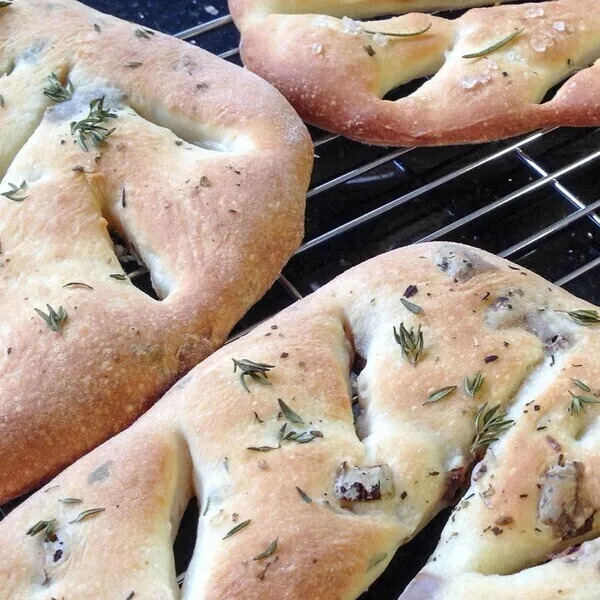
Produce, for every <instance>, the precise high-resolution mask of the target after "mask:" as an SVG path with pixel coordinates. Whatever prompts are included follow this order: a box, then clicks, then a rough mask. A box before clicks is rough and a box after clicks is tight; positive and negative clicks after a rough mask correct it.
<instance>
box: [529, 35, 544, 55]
mask: <svg viewBox="0 0 600 600" xmlns="http://www.w3.org/2000/svg"><path fill="white" fill-rule="evenodd" d="M531 47H532V48H533V49H534V50H535V51H536V52H546V50H547V48H548V42H547V41H546V40H544V39H541V38H536V39H534V40H532V41H531Z"/></svg>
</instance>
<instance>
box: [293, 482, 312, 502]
mask: <svg viewBox="0 0 600 600" xmlns="http://www.w3.org/2000/svg"><path fill="white" fill-rule="evenodd" d="M296 491H297V492H298V494H299V495H300V498H302V500H304V502H306V504H311V503H312V498H311V497H310V496H309V495H308V494H307V493H306V492H305V491H304V490H302V489H300V488H299V487H298V486H296Z"/></svg>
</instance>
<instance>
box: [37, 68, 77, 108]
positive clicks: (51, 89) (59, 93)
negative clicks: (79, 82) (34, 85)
mask: <svg viewBox="0 0 600 600" xmlns="http://www.w3.org/2000/svg"><path fill="white" fill-rule="evenodd" d="M74 91H75V88H74V87H73V84H72V83H71V82H70V81H69V80H68V79H67V83H66V84H65V85H63V84H62V83H61V81H60V79H59V78H58V77H57V76H56V74H55V73H50V75H48V85H47V86H46V87H45V88H44V96H46V97H47V98H50V100H53V101H54V102H65V101H66V100H69V99H70V98H71V96H72V95H73V92H74Z"/></svg>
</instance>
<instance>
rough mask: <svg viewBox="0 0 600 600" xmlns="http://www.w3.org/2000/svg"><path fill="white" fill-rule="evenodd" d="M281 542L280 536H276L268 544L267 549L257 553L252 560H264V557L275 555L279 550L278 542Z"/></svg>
mask: <svg viewBox="0 0 600 600" xmlns="http://www.w3.org/2000/svg"><path fill="white" fill-rule="evenodd" d="M278 542H279V538H275V539H274V540H273V541H272V542H271V543H270V544H269V545H268V546H267V549H266V550H263V551H262V552H261V553H260V554H257V555H256V556H255V557H254V558H253V559H252V560H263V559H264V558H269V556H273V554H275V552H277V544H278Z"/></svg>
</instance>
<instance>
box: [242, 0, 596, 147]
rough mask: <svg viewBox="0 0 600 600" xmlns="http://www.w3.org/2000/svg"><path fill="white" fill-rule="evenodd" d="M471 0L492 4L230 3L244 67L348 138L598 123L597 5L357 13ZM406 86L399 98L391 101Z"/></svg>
mask: <svg viewBox="0 0 600 600" xmlns="http://www.w3.org/2000/svg"><path fill="white" fill-rule="evenodd" d="M474 4H480V5H481V4H486V3H485V2H466V1H464V2H460V1H458V2H441V1H438V2H435V1H416V2H410V1H406V2H403V1H400V0H397V1H395V2H367V1H366V0H364V1H360V2H351V1H349V0H327V1H326V0H322V1H318V0H317V1H313V2H308V3H307V2H301V1H300V0H278V1H273V0H230V7H231V10H232V14H233V16H234V19H235V22H236V24H237V25H238V27H239V29H240V31H241V32H242V46H241V52H242V57H243V60H244V63H245V64H246V66H247V67H248V68H250V69H251V70H253V71H255V72H256V73H258V74H259V75H261V76H263V77H265V79H267V80H268V81H271V82H272V83H274V84H275V85H276V86H277V87H278V88H279V89H280V90H281V91H282V92H283V93H284V94H285V95H286V96H287V97H288V99H289V100H290V101H291V102H292V104H293V105H294V107H295V108H296V109H297V110H298V112H299V113H300V115H301V116H302V117H303V118H305V119H306V120H308V121H309V122H311V123H314V124H315V125H318V126H320V127H323V128H325V129H328V130H331V131H334V132H337V133H341V134H343V135H345V136H348V137H350V138H353V139H356V140H359V141H363V142H368V143H373V144H389V145H404V146H413V145H439V144H461V143H472V142H483V141H487V140H494V139H499V138H504V137H508V136H514V135H517V134H522V133H525V132H528V131H532V130H535V129H538V128H545V127H553V126H558V125H565V126H577V127H581V126H597V125H599V124H600V62H598V59H599V58H600V15H599V13H598V3H597V1H596V0H555V1H551V2H543V3H527V4H524V3H522V2H519V3H517V4H507V5H503V6H493V7H488V8H475V9H472V10H470V11H468V12H467V13H465V14H464V15H463V16H461V17H459V18H454V19H449V18H442V17H440V16H434V15H432V14H426V13H411V14H405V15H402V16H398V17H393V18H388V19H384V20H377V21H369V20H365V21H357V20H354V19H369V18H371V17H374V16H382V15H389V14H390V13H391V14H394V13H396V14H398V13H403V12H406V11H409V10H415V9H417V10H419V9H430V8H442V7H446V8H453V7H454V8H456V7H460V6H467V5H471V6H472V5H474ZM286 13H287V14H286ZM292 13H301V14H292ZM308 13H314V14H308ZM318 13H322V14H318ZM423 78H425V79H423ZM564 80H567V81H566V82H565V83H564V84H563V85H562V86H561V87H560V88H559V89H558V90H557V91H556V93H555V95H553V96H552V95H550V96H548V95H547V94H548V92H549V90H552V89H553V87H554V86H556V85H557V84H559V83H561V82H563V81H564ZM411 82H412V84H411V86H410V91H408V92H406V93H405V94H404V95H403V96H402V97H400V98H399V99H396V100H394V101H392V100H391V99H386V94H387V93H388V92H390V91H391V90H393V89H394V88H396V87H398V86H401V85H404V84H409V83H411ZM411 91H412V93H411Z"/></svg>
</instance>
